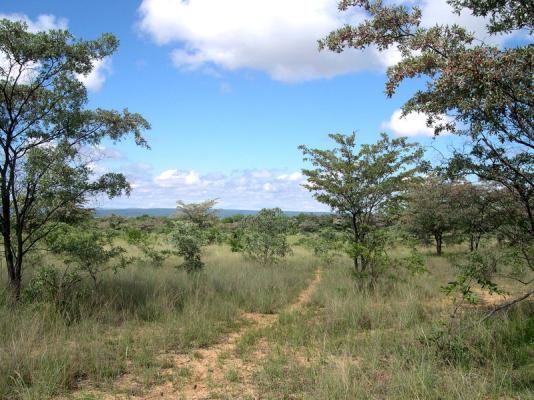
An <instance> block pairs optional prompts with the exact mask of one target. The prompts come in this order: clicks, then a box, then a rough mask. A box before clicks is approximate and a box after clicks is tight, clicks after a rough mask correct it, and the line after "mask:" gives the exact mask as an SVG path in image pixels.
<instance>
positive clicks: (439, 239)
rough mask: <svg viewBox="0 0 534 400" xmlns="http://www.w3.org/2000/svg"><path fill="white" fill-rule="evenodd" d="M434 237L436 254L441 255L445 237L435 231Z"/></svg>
mask: <svg viewBox="0 0 534 400" xmlns="http://www.w3.org/2000/svg"><path fill="white" fill-rule="evenodd" d="M434 238H435V239H436V255H438V256H441V248H442V245H443V238H442V235H441V233H435V234H434Z"/></svg>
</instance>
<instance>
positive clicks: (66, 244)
mask: <svg viewBox="0 0 534 400" xmlns="http://www.w3.org/2000/svg"><path fill="white" fill-rule="evenodd" d="M113 239H114V235H113V234H112V233H110V232H106V231H104V230H102V229H97V228H93V227H83V226H69V225H66V224H62V225H61V226H58V227H57V228H56V229H55V230H54V231H53V232H51V233H50V234H49V235H48V236H47V238H46V241H47V242H48V247H49V249H50V250H51V251H52V252H53V253H55V254H57V255H59V256H61V257H64V263H65V265H66V266H67V270H68V271H70V272H73V273H75V274H80V275H87V276H88V277H90V278H91V280H92V282H93V285H94V288H95V289H97V288H98V284H99V277H100V275H101V274H102V273H104V272H105V271H113V272H117V271H118V270H119V269H121V268H125V267H126V266H127V265H128V264H129V263H130V262H131V259H129V258H127V257H126V256H125V253H126V250H125V249H124V248H123V247H121V246H116V245H114V244H113Z"/></svg>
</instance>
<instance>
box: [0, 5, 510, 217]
mask: <svg viewBox="0 0 534 400" xmlns="http://www.w3.org/2000/svg"><path fill="white" fill-rule="evenodd" d="M410 2H411V3H413V2H414V0H411V1H410ZM417 3H419V5H420V6H421V7H422V10H423V25H425V26H431V25H433V24H436V23H453V22H456V23H460V24H462V25H464V26H466V27H467V28H468V29H470V30H471V31H473V32H475V33H476V34H477V36H478V37H479V38H482V39H484V40H487V41H490V42H494V43H495V44H497V45H503V43H504V41H505V40H508V39H509V38H507V37H483V35H484V25H485V21H484V20H483V19H481V18H475V17H473V16H471V15H467V14H462V15H460V16H457V15H454V14H453V13H452V10H451V9H450V8H449V6H448V5H447V4H446V1H445V0H419V1H417ZM0 17H3V18H9V19H22V20H25V21H26V22H27V23H28V25H29V28H30V29H31V30H33V31H38V30H48V29H55V28H61V29H68V30H69V31H70V32H71V33H73V34H74V35H75V36H76V37H77V38H83V39H94V38H97V37H99V36H100V35H101V34H102V33H104V32H110V33H113V34H114V35H116V36H117V38H118V39H119V40H120V46H119V49H118V51H117V52H116V53H115V54H113V55H112V56H111V57H110V58H108V59H105V60H104V61H101V62H97V63H95V65H94V67H95V68H94V71H93V73H91V74H90V75H89V76H86V77H80V79H81V80H82V82H84V84H85V85H86V87H87V89H88V93H89V104H88V106H89V107H91V108H96V107H101V108H110V109H123V108H128V110H129V111H132V112H139V113H140V114H142V115H143V116H144V117H145V118H146V119H147V120H148V121H149V122H150V123H151V125H152V129H151V130H150V131H148V132H146V134H145V136H146V138H147V140H148V142H149V145H150V147H151V148H150V150H147V149H144V148H139V147H136V146H135V144H134V142H133V140H125V141H123V142H121V143H118V144H114V143H109V142H104V143H102V145H101V146H100V148H99V152H100V153H101V161H99V162H98V163H95V165H94V171H95V174H98V173H104V172H109V171H114V172H117V171H118V172H122V173H124V174H125V175H126V176H127V177H128V179H129V181H130V183H131V185H132V189H133V190H132V194H131V195H130V196H129V197H126V196H124V197H120V198H115V199H112V200H109V199H105V198H100V199H97V200H95V201H93V202H92V204H91V205H92V206H96V207H106V208H130V207H141V208H152V207H174V206H175V204H176V200H177V199H182V200H184V201H186V202H197V201H202V200H205V199H209V198H218V199H219V203H218V207H220V208H234V209H251V210H255V209H260V208H263V207H281V208H282V209H284V210H297V211H324V210H327V208H326V207H325V206H324V205H321V204H319V203H318V202H316V201H315V200H314V199H313V197H312V196H311V194H310V193H309V192H308V191H307V190H306V189H304V188H303V187H302V184H303V183H304V182H305V178H304V177H303V176H302V174H301V172H300V171H301V169H302V168H303V167H304V163H303V160H302V154H301V152H300V151H299V150H298V148H297V147H298V146H299V145H301V144H305V145H307V146H308V147H313V148H330V147H331V142H330V140H329V138H328V134H329V133H344V134H349V133H351V132H353V131H355V132H356V133H357V137H358V141H359V142H361V143H372V142H374V141H376V140H377V139H378V137H379V134H380V132H387V133H390V134H391V135H393V136H399V135H403V136H408V137H409V138H410V140H411V141H418V142H420V143H422V144H423V145H424V146H425V148H427V156H426V157H427V158H428V159H429V160H431V161H434V162H438V161H439V160H440V158H441V157H442V154H446V153H447V151H449V150H450V148H451V147H452V146H455V145H457V144H458V139H455V138H453V137H451V136H447V135H444V136H440V137H438V138H433V137H432V133H431V129H429V128H428V127H426V126H425V117H424V115H410V116H408V117H407V118H406V119H400V107H401V106H402V104H403V103H404V102H405V101H406V100H407V99H409V97H410V95H411V94H413V92H414V90H416V89H417V88H419V87H421V85H422V82H420V81H417V80H416V81H411V82H406V83H404V84H403V85H402V86H401V87H400V89H399V91H398V92H397V94H396V95H395V96H394V97H393V98H387V97H386V96H385V94H384V84H385V82H386V75H385V71H386V68H387V67H388V66H390V65H392V63H394V62H395V61H396V60H398V56H397V54H396V53H395V52H393V51H388V52H386V53H379V52H378V51H374V50H367V51H365V52H361V51H355V50H353V51H347V52H345V53H342V54H334V53H330V52H327V51H324V52H319V51H318V49H317V40H318V39H320V38H322V37H323V36H324V35H326V34H327V33H329V32H330V31H332V30H334V29H335V28H337V27H340V26H341V25H343V24H345V23H352V24H355V23H358V22H360V21H363V20H364V19H365V18H366V16H365V15H363V14H362V13H361V12H359V11H356V10H351V11H349V12H345V13H340V12H338V10H337V0H270V1H260V0H120V1H109V0H92V1H90V2H89V1H67V0H61V1H60V0H46V1H43V0H2V1H1V2H0ZM481 36H482V37H481Z"/></svg>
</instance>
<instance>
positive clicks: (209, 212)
mask: <svg viewBox="0 0 534 400" xmlns="http://www.w3.org/2000/svg"><path fill="white" fill-rule="evenodd" d="M176 204H177V206H176V208H177V210H176V214H177V216H178V217H179V218H183V219H185V220H187V221H190V222H192V223H193V224H195V225H197V226H198V227H199V228H203V229H205V228H210V227H212V226H213V225H215V222H216V221H217V216H216V215H215V212H214V210H213V207H215V205H216V204H217V199H210V200H206V201H203V202H201V203H185V202H184V201H182V200H178V201H177V202H176Z"/></svg>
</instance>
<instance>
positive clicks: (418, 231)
mask: <svg viewBox="0 0 534 400" xmlns="http://www.w3.org/2000/svg"><path fill="white" fill-rule="evenodd" d="M452 187H453V184H452V183H451V182H447V181H444V180H442V179H440V178H438V177H434V176H431V177H427V178H425V179H424V180H423V181H422V182H418V183H417V184H415V185H414V186H413V187H411V188H410V190H409V191H408V193H407V195H406V200H407V201H406V208H405V211H404V215H403V217H402V222H403V226H404V228H405V229H406V230H408V231H409V232H411V233H412V234H414V235H415V236H417V237H418V238H419V239H422V240H424V241H426V240H427V239H428V237H429V236H430V237H432V238H433V239H434V241H435V245H436V255H438V256H441V254H442V250H443V239H444V237H445V235H446V234H448V233H449V232H451V231H452V230H453V229H454V227H455V208H454V204H453V201H452Z"/></svg>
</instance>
